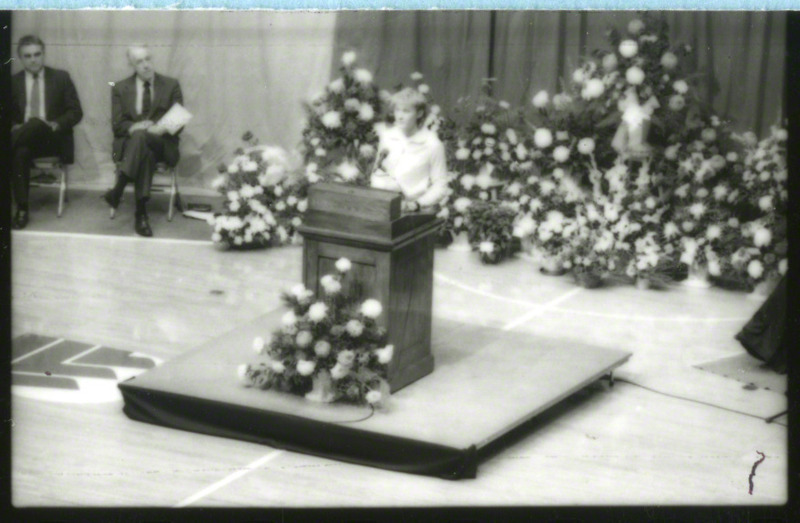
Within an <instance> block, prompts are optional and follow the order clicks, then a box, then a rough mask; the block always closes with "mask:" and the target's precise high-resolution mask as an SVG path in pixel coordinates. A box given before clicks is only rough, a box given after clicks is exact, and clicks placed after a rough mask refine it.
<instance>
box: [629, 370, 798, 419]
mask: <svg viewBox="0 0 800 523" xmlns="http://www.w3.org/2000/svg"><path fill="white" fill-rule="evenodd" d="M616 382H622V383H627V384H629V385H633V386H634V387H639V388H642V389H644V390H648V391H650V392H654V393H656V394H660V395H662V396H667V397H669V398H675V399H679V400H683V401H689V402H691V403H697V404H698V405H705V406H707V407H714V408H717V409H720V410H727V411H728V412H733V413H735V414H741V415H742V416H749V417H751V418H756V419H760V420H761V421H765V422H767V423H770V424H775V425H780V426H782V427H786V424H785V423H778V422H777V421H772V422H770V421H769V418H763V417H761V416H756V415H755V414H750V413H749V412H742V411H741V410H736V409H729V408H728V407H723V406H722V405H715V404H714V403H708V402H706V401H702V400H696V399H692V398H687V397H685V396H678V395H675V394H670V393H669V392H663V391H660V390H656V389H651V388H650V387H647V386H645V385H642V384H640V383H636V382H635V381H630V380H627V379H625V378H620V377H618V376H614V383H616Z"/></svg>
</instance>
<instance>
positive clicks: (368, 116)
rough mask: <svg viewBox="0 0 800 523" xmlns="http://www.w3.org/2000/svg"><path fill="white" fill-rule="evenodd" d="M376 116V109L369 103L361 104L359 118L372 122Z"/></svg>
mask: <svg viewBox="0 0 800 523" xmlns="http://www.w3.org/2000/svg"><path fill="white" fill-rule="evenodd" d="M374 117H375V109H373V108H372V106H371V105H370V104H368V103H363V104H361V107H359V108H358V119H359V120H361V121H362V122H371V121H372V119H373V118H374Z"/></svg>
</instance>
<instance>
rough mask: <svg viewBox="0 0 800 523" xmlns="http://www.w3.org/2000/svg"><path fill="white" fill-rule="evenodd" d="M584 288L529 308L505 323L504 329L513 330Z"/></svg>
mask: <svg viewBox="0 0 800 523" xmlns="http://www.w3.org/2000/svg"><path fill="white" fill-rule="evenodd" d="M582 290H583V289H582V288H581V287H575V288H574V289H572V290H570V291H567V292H565V293H564V294H562V295H561V296H559V297H557V298H555V299H553V300H550V301H549V302H547V303H544V304H542V305H539V306H536V307H535V308H533V309H531V310H529V311H528V312H526V313H524V314H522V315H521V316H519V317H517V318H516V319H514V320H511V321H510V322H508V323H506V324H505V325H503V328H502V330H504V331H510V330H512V329H514V328H516V327H519V326H520V325H522V324H523V323H526V322H528V321H530V320H531V319H533V318H535V317H536V316H539V315H541V314H543V313H544V312H545V311H546V310H548V309H552V308H553V307H554V306H556V305H558V304H559V303H561V302H562V301H565V300H568V299H570V298H572V297H573V296H575V295H576V294H578V293H579V292H581V291H582Z"/></svg>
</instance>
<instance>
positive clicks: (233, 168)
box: [228, 163, 239, 174]
mask: <svg viewBox="0 0 800 523" xmlns="http://www.w3.org/2000/svg"><path fill="white" fill-rule="evenodd" d="M228 172H229V173H230V174H236V173H238V172H239V164H238V163H232V164H230V165H229V166H228Z"/></svg>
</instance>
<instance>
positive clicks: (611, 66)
mask: <svg viewBox="0 0 800 523" xmlns="http://www.w3.org/2000/svg"><path fill="white" fill-rule="evenodd" d="M618 63H619V60H617V55H615V54H614V53H608V54H607V55H605V56H604V57H603V69H605V70H606V71H608V72H610V71H613V70H615V69H616V68H617V64H618Z"/></svg>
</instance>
